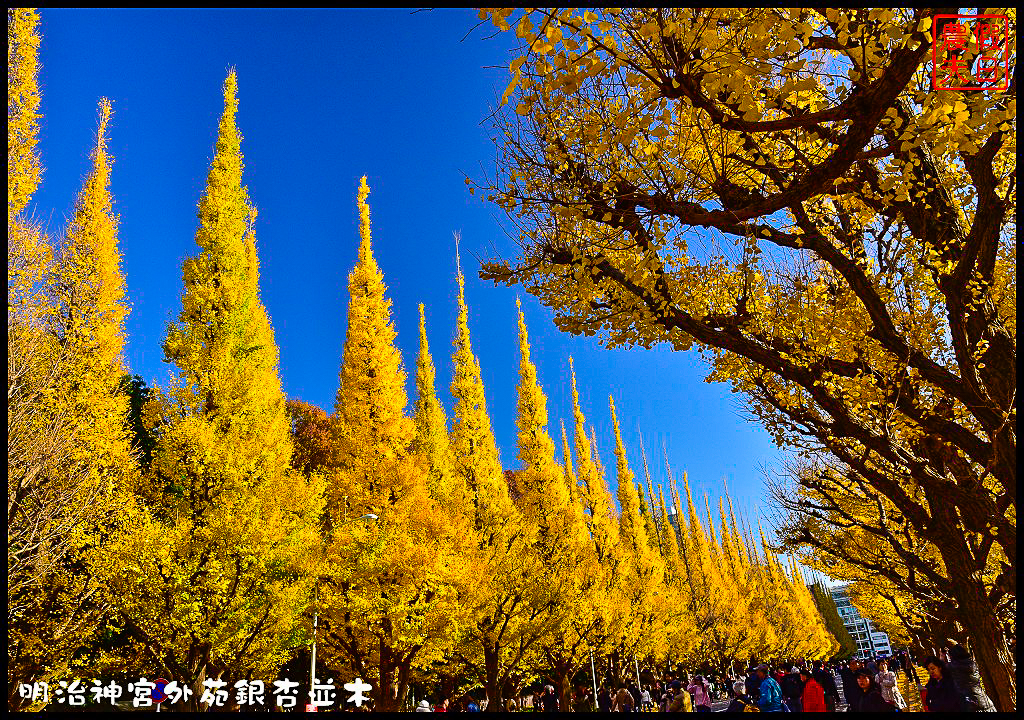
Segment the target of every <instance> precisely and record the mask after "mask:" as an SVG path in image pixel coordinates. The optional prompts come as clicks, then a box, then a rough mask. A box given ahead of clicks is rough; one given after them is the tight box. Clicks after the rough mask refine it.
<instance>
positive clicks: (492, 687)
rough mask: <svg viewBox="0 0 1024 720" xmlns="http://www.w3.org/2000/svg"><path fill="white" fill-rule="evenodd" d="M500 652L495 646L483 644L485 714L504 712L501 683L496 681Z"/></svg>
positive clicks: (487, 643)
mask: <svg viewBox="0 0 1024 720" xmlns="http://www.w3.org/2000/svg"><path fill="white" fill-rule="evenodd" d="M499 656H500V652H499V649H498V647H497V646H496V645H494V644H492V643H489V642H486V643H484V692H486V693H487V712H504V710H505V703H504V700H503V699H502V696H501V681H500V680H499V679H498V660H499Z"/></svg>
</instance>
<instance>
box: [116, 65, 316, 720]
mask: <svg viewBox="0 0 1024 720" xmlns="http://www.w3.org/2000/svg"><path fill="white" fill-rule="evenodd" d="M237 89H238V85H237V78H236V75H235V73H234V71H232V72H231V73H230V74H229V75H228V77H227V79H226V80H225V82H224V112H223V114H222V115H221V119H220V126H219V130H218V134H217V142H216V152H215V154H214V158H213V162H212V164H211V167H210V171H209V174H208V176H207V185H206V191H205V192H204V193H203V195H202V197H201V199H200V201H199V229H198V231H197V233H196V242H197V244H198V245H199V249H200V252H199V254H198V255H197V256H195V257H190V258H188V259H186V260H185V263H184V282H185V291H184V296H183V306H182V310H181V313H180V315H179V319H178V322H176V323H173V324H171V326H170V327H169V329H168V334H167V338H166V340H165V342H164V352H165V356H166V360H167V361H168V362H171V363H174V365H175V367H176V368H177V373H178V374H177V381H176V382H175V384H174V385H173V386H172V387H170V388H169V389H168V390H167V391H166V392H165V393H163V394H161V396H160V397H159V398H157V399H155V400H153V401H151V402H150V403H149V405H148V407H147V413H148V417H149V422H150V424H151V426H153V429H154V432H155V434H156V447H155V449H154V451H153V462H152V467H151V469H150V471H149V472H148V473H147V474H146V475H145V476H144V477H143V479H142V482H141V483H140V484H139V485H138V487H137V498H138V500H137V502H138V510H137V512H135V513H134V514H133V516H132V517H131V518H130V519H129V520H128V521H127V522H126V523H125V524H124V527H123V528H121V529H120V531H119V534H118V536H117V538H116V542H117V543H118V544H119V551H120V552H119V553H117V554H110V555H109V556H107V557H106V558H105V562H104V565H103V567H102V577H103V580H104V582H105V584H106V586H107V587H108V588H109V590H110V598H111V599H110V602H111V604H112V606H113V609H114V611H115V612H116V614H117V616H118V618H119V619H120V621H121V622H122V623H123V626H124V628H125V631H126V632H127V634H128V635H129V636H130V637H131V638H132V639H133V641H134V643H135V644H136V646H137V647H138V648H139V649H140V655H139V657H137V658H135V662H134V664H136V665H138V666H139V667H138V670H140V671H141V670H147V669H148V670H149V671H155V672H159V673H161V674H166V675H165V676H166V677H172V678H174V679H176V680H178V681H179V682H184V683H187V684H189V685H191V686H192V689H193V691H194V692H195V693H196V695H195V697H193V698H192V699H191V701H190V702H191V703H192V707H195V706H196V703H197V702H198V698H199V697H200V696H201V693H202V691H203V682H204V680H205V679H206V678H210V677H220V676H224V677H226V678H240V677H250V678H255V679H263V680H270V679H272V678H273V677H274V675H275V674H276V672H277V670H278V668H279V667H280V665H281V664H282V663H283V662H284V661H285V660H286V659H288V657H290V655H291V654H292V653H293V652H294V650H295V646H296V645H297V644H299V643H300V642H301V639H302V637H303V625H304V623H303V621H302V617H301V612H302V610H303V609H304V608H305V607H306V604H307V603H308V593H309V589H310V584H311V571H312V570H313V568H311V567H310V566H309V565H310V563H309V560H310V558H315V556H316V555H315V553H312V552H311V550H312V549H313V548H315V546H316V536H317V533H318V531H319V527H318V520H319V515H320V512H321V509H322V506H323V500H322V489H321V488H320V487H318V486H317V484H316V483H315V482H313V483H310V482H308V481H307V480H306V478H304V477H303V476H302V475H301V474H299V473H296V472H294V471H292V470H291V469H290V467H289V464H290V460H291V452H292V443H291V439H290V437H289V434H290V422H289V416H288V414H287V412H286V408H285V398H284V394H283V393H282V391H281V381H280V378H279V375H278V351H277V345H276V343H275V341H274V335H273V331H272V329H271V325H270V318H269V317H268V316H267V312H266V310H265V308H264V306H263V303H262V301H261V299H260V291H259V260H258V257H257V253H256V244H255V237H254V235H253V231H252V221H253V220H254V216H255V210H254V209H253V208H252V206H251V205H250V203H249V199H248V194H247V190H246V188H245V186H244V185H243V184H242V153H241V150H240V140H241V138H240V134H239V132H238V128H237V125H236V120H235V117H236V113H237V109H238V96H237Z"/></svg>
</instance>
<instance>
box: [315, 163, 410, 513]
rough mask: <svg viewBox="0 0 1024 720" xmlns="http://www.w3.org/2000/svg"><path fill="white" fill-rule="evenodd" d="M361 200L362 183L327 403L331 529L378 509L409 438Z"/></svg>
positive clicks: (398, 364) (399, 367)
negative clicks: (330, 414) (338, 356)
mask: <svg viewBox="0 0 1024 720" xmlns="http://www.w3.org/2000/svg"><path fill="white" fill-rule="evenodd" d="M369 194H370V188H369V186H367V184H366V178H365V177H364V178H362V180H360V184H359V197H358V207H359V259H358V261H357V262H356V265H355V267H354V268H353V269H352V272H351V273H350V274H349V277H348V289H349V308H348V329H347V331H346V333H345V349H344V355H343V359H342V364H341V371H340V383H339V387H338V395H337V398H336V400H335V403H334V413H335V430H336V447H337V455H336V461H337V463H338V474H337V477H336V478H335V481H334V482H333V483H332V487H331V490H330V495H329V507H330V508H331V513H332V517H333V518H334V520H335V521H338V520H339V519H340V518H343V517H344V516H345V515H346V514H352V513H354V514H355V516H358V515H360V514H362V513H364V512H376V511H378V510H380V509H381V507H382V505H381V504H382V503H384V502H386V501H387V498H388V497H389V495H390V494H391V491H392V490H393V489H394V488H391V487H390V484H391V483H393V482H397V481H398V478H394V477H393V478H391V479H389V477H388V476H389V475H391V474H392V473H388V472H381V469H382V468H395V467H397V466H398V465H400V464H401V458H403V457H405V456H406V455H407V454H408V452H409V450H410V446H411V445H412V443H413V440H414V438H415V434H416V426H415V423H414V422H413V420H412V419H411V418H409V417H407V416H406V414H405V409H406V405H407V404H408V397H407V395H406V392H405V383H406V374H405V369H404V367H403V364H402V356H401V353H400V352H399V350H398V348H397V347H396V346H395V337H396V335H397V334H396V332H395V329H394V326H393V324H392V320H391V300H390V299H389V298H388V297H387V296H386V291H387V287H386V286H385V284H384V276H383V275H382V274H381V271H380V268H379V267H378V265H377V260H376V258H374V255H373V248H372V244H371V238H370V206H369V205H368V204H367V202H366V199H367V197H368V196H369ZM394 490H395V492H399V490H398V489H394ZM346 498H347V499H346ZM346 503H347V507H345V505H346Z"/></svg>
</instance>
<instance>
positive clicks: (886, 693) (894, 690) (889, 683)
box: [875, 658, 907, 710]
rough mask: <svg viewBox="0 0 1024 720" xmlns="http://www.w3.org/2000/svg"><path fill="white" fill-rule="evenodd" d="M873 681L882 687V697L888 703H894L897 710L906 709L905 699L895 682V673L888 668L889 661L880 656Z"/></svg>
mask: <svg viewBox="0 0 1024 720" xmlns="http://www.w3.org/2000/svg"><path fill="white" fill-rule="evenodd" d="M875 682H876V683H878V685H879V687H881V688H882V699H883V700H885V701H886V702H887V703H889V704H890V705H895V706H896V708H897V709H899V710H906V709H907V701H906V700H904V699H903V696H902V695H901V694H900V688H899V686H898V685H897V684H896V673H894V672H893V671H892V670H890V669H889V661H888V660H886V659H884V658H882V659H881V660H879V661H878V674H877V675H875Z"/></svg>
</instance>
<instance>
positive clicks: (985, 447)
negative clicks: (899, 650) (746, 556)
mask: <svg viewBox="0 0 1024 720" xmlns="http://www.w3.org/2000/svg"><path fill="white" fill-rule="evenodd" d="M940 14H941V12H939V13H937V11H935V10H933V9H929V8H855V9H836V8H754V9H734V8H605V9H575V8H525V9H513V8H493V9H484V10H481V17H482V18H484V19H486V18H488V17H489V18H490V19H491V20H492V21H493V23H494V25H495V26H496V27H497V28H499V29H500V30H502V31H506V32H508V33H509V34H510V35H512V34H514V36H515V37H516V38H518V46H517V48H516V51H515V55H514V57H513V59H512V62H511V63H510V74H511V77H510V82H509V85H508V88H507V90H506V92H505V94H504V96H503V99H502V100H503V107H502V109H501V110H500V111H499V112H498V113H496V114H495V116H494V131H495V134H496V135H497V136H498V138H499V142H500V148H501V150H500V153H499V158H498V172H497V174H496V178H495V181H494V183H493V184H491V186H490V187H488V188H487V189H486V190H487V191H488V192H489V197H490V198H491V199H492V200H493V201H494V202H495V203H497V204H498V205H499V206H500V207H502V208H503V209H504V210H505V211H506V212H507V213H508V215H509V218H510V220H511V221H512V222H513V223H515V226H516V227H517V229H518V230H519V231H520V235H521V237H520V241H521V243H520V244H521V247H522V251H521V253H520V255H519V257H517V258H516V259H514V260H512V261H510V262H492V263H487V264H485V265H484V268H483V271H482V275H483V276H484V277H485V278H490V279H493V280H494V281H497V282H504V283H516V284H521V285H523V286H524V287H525V288H527V289H528V290H529V291H530V292H531V293H533V294H535V295H536V296H537V297H539V298H540V299H541V301H542V302H543V303H544V304H545V305H547V306H548V307H550V308H552V310H553V311H554V313H555V322H556V324H557V325H558V326H559V327H560V328H562V329H564V330H567V331H569V332H572V333H577V334H585V335H599V336H600V337H601V338H602V339H603V340H604V341H605V342H606V343H607V344H608V345H609V346H619V345H641V346H644V347H651V346H653V345H656V344H666V345H668V346H671V347H672V348H673V349H675V350H679V351H684V350H687V349H689V348H690V347H692V346H694V345H696V346H697V347H698V348H699V349H700V350H701V351H702V352H704V353H706V355H707V356H708V358H709V359H710V360H711V362H712V363H713V369H712V372H711V374H710V376H709V379H710V380H714V381H721V382H727V383H730V384H731V385H732V387H733V388H734V389H735V390H736V391H737V392H739V393H741V394H742V395H743V396H744V397H746V398H747V400H748V401H749V406H750V408H751V411H752V413H753V414H754V415H755V416H756V417H757V418H758V419H759V420H760V421H761V422H762V423H763V424H764V425H765V427H766V428H767V429H768V430H769V432H770V433H771V434H772V435H773V437H774V438H775V439H776V441H777V442H779V443H780V444H781V445H785V446H789V447H791V448H793V449H794V451H796V452H798V453H802V454H803V455H804V459H811V460H814V461H815V464H816V465H817V466H818V467H819V471H817V472H812V473H795V474H794V475H793V476H792V477H791V478H790V480H791V483H792V484H793V485H798V486H800V487H801V488H802V489H803V490H804V491H806V492H804V493H803V494H802V496H800V497H792V498H790V500H791V502H788V503H787V508H788V511H789V515H790V520H791V522H787V523H786V527H785V528H784V532H783V536H784V539H785V540H786V541H787V547H788V548H789V549H792V550H800V551H801V552H803V553H806V554H815V553H820V554H821V555H822V556H823V557H825V558H827V559H823V560H822V562H821V564H822V565H832V564H837V563H838V562H839V561H841V562H842V563H843V566H844V567H845V568H847V569H849V570H850V571H851V572H850V573H848V575H847V578H846V579H855V578H854V577H853V574H854V573H853V571H856V572H859V574H860V576H861V577H865V578H866V577H870V576H871V575H872V574H879V575H882V576H884V577H885V578H886V580H887V581H889V582H890V583H892V584H893V585H895V586H898V587H900V591H901V592H906V593H907V594H911V595H912V594H914V591H913V588H912V587H911V586H910V585H911V584H909V583H906V582H905V579H906V578H908V577H915V576H926V579H927V582H928V584H929V585H930V586H931V588H930V589H929V591H928V592H927V593H926V594H925V595H923V596H921V597H919V598H918V599H920V600H921V601H922V602H923V603H925V604H926V605H927V606H928V613H929V614H932V615H934V616H936V617H941V619H942V620H943V621H944V622H946V623H949V624H955V625H959V626H960V627H962V628H963V629H964V639H965V640H967V641H968V642H969V644H970V646H971V651H972V653H973V654H974V656H975V657H976V658H977V661H978V667H979V671H980V674H981V676H982V679H983V681H984V685H985V689H986V691H987V692H988V694H989V695H990V696H991V697H992V699H993V701H994V702H995V704H996V707H997V708H999V709H1000V710H1003V711H1011V710H1013V709H1014V708H1015V705H1016V700H1015V699H1016V679H1015V672H1014V668H1015V663H1014V660H1013V657H1012V652H1011V650H1010V646H1011V644H1012V639H1013V637H1014V635H1015V631H1014V629H1013V627H1014V624H1013V622H1012V620H1010V618H1011V617H1012V615H1013V610H1014V608H1015V604H1016V460H1015V458H1016V225H1015V210H1016V156H1017V155H1016V68H1015V62H1016V10H1015V9H1013V8H1001V9H995V10H992V11H990V14H993V15H1001V16H1003V18H1005V25H1004V24H1003V23H997V24H996V26H998V27H1000V31H999V33H998V35H997V36H996V37H995V38H993V40H994V42H996V44H997V45H998V48H993V52H995V51H997V50H998V52H999V54H1000V57H1004V58H1006V59H1007V60H1006V63H1005V64H1003V65H1000V66H999V67H995V68H992V69H991V70H990V71H988V70H987V71H986V72H992V73H994V75H995V77H994V79H995V80H997V81H999V82H994V83H992V84H991V85H988V86H983V85H981V84H979V88H980V89H979V91H975V92H961V91H959V90H950V89H944V88H943V87H942V83H941V82H934V81H933V71H938V70H939V65H941V63H942V60H943V55H944V54H946V53H947V48H946V47H945V45H943V43H942V40H941V38H942V37H944V33H945V30H946V28H947V27H949V25H948V23H953V22H957V20H956V19H954V18H946V19H943V18H938V15H940ZM936 18H938V19H936ZM1004 26H1005V27H1006V28H1007V30H1006V31H1003V30H1002V29H1001V28H1002V27H1004ZM1003 53H1005V54H1003ZM969 55H970V57H969V58H968V59H969V62H968V65H972V64H974V63H975V61H977V67H978V70H979V74H980V71H981V69H982V65H983V64H987V63H991V61H990V60H985V61H982V60H981V59H980V58H978V57H977V55H976V53H974V51H973V50H972V51H971V53H969ZM936 61H938V64H936ZM975 79H977V80H979V83H980V81H981V78H980V77H978V78H975ZM849 487H857V488H858V490H857V494H859V495H861V496H863V497H866V498H867V499H868V500H869V501H870V502H871V503H872V504H873V505H874V506H875V511H874V512H873V513H869V514H865V513H862V512H855V513H850V512H847V509H846V508H845V507H844V506H843V501H842V498H841V496H839V495H838V494H837V493H840V492H841V490H842V488H849ZM801 500H802V501H803V502H801ZM851 524H853V525H856V526H857V527H856V529H857V531H863V532H864V533H868V534H871V535H875V536H877V537H884V538H885V539H886V542H887V543H889V544H890V545H891V547H892V553H891V555H890V558H889V562H887V563H881V564H879V563H876V562H875V561H874V560H873V559H861V558H858V556H857V555H856V554H853V553H844V552H843V547H844V544H843V543H842V542H834V541H833V536H834V535H835V534H836V533H834V532H827V533H822V532H819V531H818V530H817V527H818V526H820V525H828V526H831V527H832V528H833V529H836V528H844V527H850V526H851ZM919 541H921V542H923V544H924V545H927V546H928V549H927V550H926V551H925V552H923V553H920V552H917V547H916V546H917V545H918V544H919ZM846 547H852V545H849V544H847V545H846ZM922 558H929V560H923V559H922ZM930 558H935V559H937V561H938V562H937V564H936V563H933V562H932V561H931V559H930ZM930 573H932V574H934V577H927V576H928V575H929V574H930Z"/></svg>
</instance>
